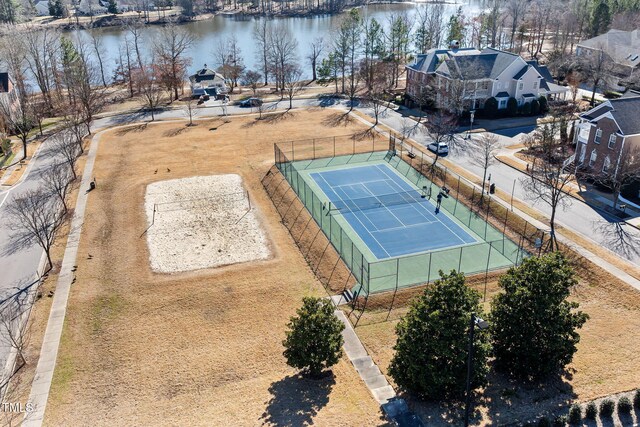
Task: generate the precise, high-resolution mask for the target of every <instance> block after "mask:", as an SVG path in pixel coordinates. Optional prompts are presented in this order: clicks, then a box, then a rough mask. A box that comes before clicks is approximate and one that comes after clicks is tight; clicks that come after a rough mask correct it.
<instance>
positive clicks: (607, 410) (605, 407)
mask: <svg viewBox="0 0 640 427" xmlns="http://www.w3.org/2000/svg"><path fill="white" fill-rule="evenodd" d="M614 409H615V403H613V400H611V399H605V400H603V401H602V402H601V403H600V416H601V417H603V418H609V417H611V416H612V415H613V410H614Z"/></svg>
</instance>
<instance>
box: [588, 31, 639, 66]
mask: <svg viewBox="0 0 640 427" xmlns="http://www.w3.org/2000/svg"><path fill="white" fill-rule="evenodd" d="M578 46H582V47H586V48H589V49H597V50H602V51H604V52H605V53H606V54H608V55H609V56H610V57H611V58H612V59H613V60H614V61H615V62H617V63H618V64H621V65H625V66H627V67H635V66H637V65H638V64H640V30H633V31H621V30H609V31H608V32H607V33H605V34H601V35H599V36H597V37H594V38H592V39H588V40H583V41H581V42H580V43H578Z"/></svg>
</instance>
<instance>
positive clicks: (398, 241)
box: [310, 163, 478, 260]
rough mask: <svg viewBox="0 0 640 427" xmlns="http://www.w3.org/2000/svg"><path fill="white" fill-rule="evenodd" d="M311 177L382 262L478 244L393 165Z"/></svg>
mask: <svg viewBox="0 0 640 427" xmlns="http://www.w3.org/2000/svg"><path fill="white" fill-rule="evenodd" d="M310 176H311V178H313V180H314V181H315V183H316V184H317V185H318V187H320V189H321V190H322V192H323V193H324V194H325V196H326V197H327V199H328V200H329V201H330V202H331V205H330V206H331V207H330V209H331V210H332V211H338V212H340V214H342V216H343V217H344V218H345V220H346V221H347V222H348V223H349V225H350V226H351V228H353V230H354V231H355V232H356V233H357V234H358V236H359V237H360V239H361V240H362V241H363V242H364V243H365V244H366V245H367V247H368V248H369V250H371V252H372V253H373V255H375V257H376V258H377V259H379V260H380V259H386V258H390V257H396V256H402V255H408V254H415V253H420V252H425V251H432V250H435V249H441V248H450V247H455V246H460V245H465V244H469V243H475V242H477V241H478V239H476V238H474V237H472V236H471V235H470V234H469V233H467V232H466V231H465V230H463V229H462V227H461V226H460V225H458V224H457V223H456V222H455V221H454V220H453V219H452V218H451V217H449V215H448V214H447V213H446V212H445V211H443V210H439V209H436V197H437V196H436V195H435V194H433V191H432V190H431V191H430V189H425V190H423V191H420V190H418V189H417V188H416V187H415V186H412V185H411V184H409V183H408V182H406V181H405V180H404V179H403V178H402V177H401V176H400V175H399V174H398V173H397V171H395V169H393V168H391V167H390V166H389V165H388V164H387V163H381V164H372V165H364V166H356V167H350V168H347V169H338V170H329V171H324V172H315V173H311V174H310ZM430 196H431V197H430Z"/></svg>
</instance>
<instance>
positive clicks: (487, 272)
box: [484, 242, 493, 301]
mask: <svg viewBox="0 0 640 427" xmlns="http://www.w3.org/2000/svg"><path fill="white" fill-rule="evenodd" d="M492 247H493V242H489V254H488V255H487V269H486V270H485V271H484V300H485V301H487V278H488V277H489V260H490V259H491V248H492Z"/></svg>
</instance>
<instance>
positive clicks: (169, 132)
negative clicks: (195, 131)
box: [163, 123, 190, 138]
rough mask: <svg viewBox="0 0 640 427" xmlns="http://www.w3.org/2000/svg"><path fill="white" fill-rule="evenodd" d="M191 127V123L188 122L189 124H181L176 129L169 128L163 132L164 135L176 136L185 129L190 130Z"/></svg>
mask: <svg viewBox="0 0 640 427" xmlns="http://www.w3.org/2000/svg"><path fill="white" fill-rule="evenodd" d="M189 127H190V126H189V124H188V123H187V125H185V126H180V127H177V128H175V129H169V130H167V131H165V132H164V133H163V135H164V136H166V137H169V138H171V137H174V136H178V135H180V134H181V133H182V132H184V131H186V130H188V129H189Z"/></svg>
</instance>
